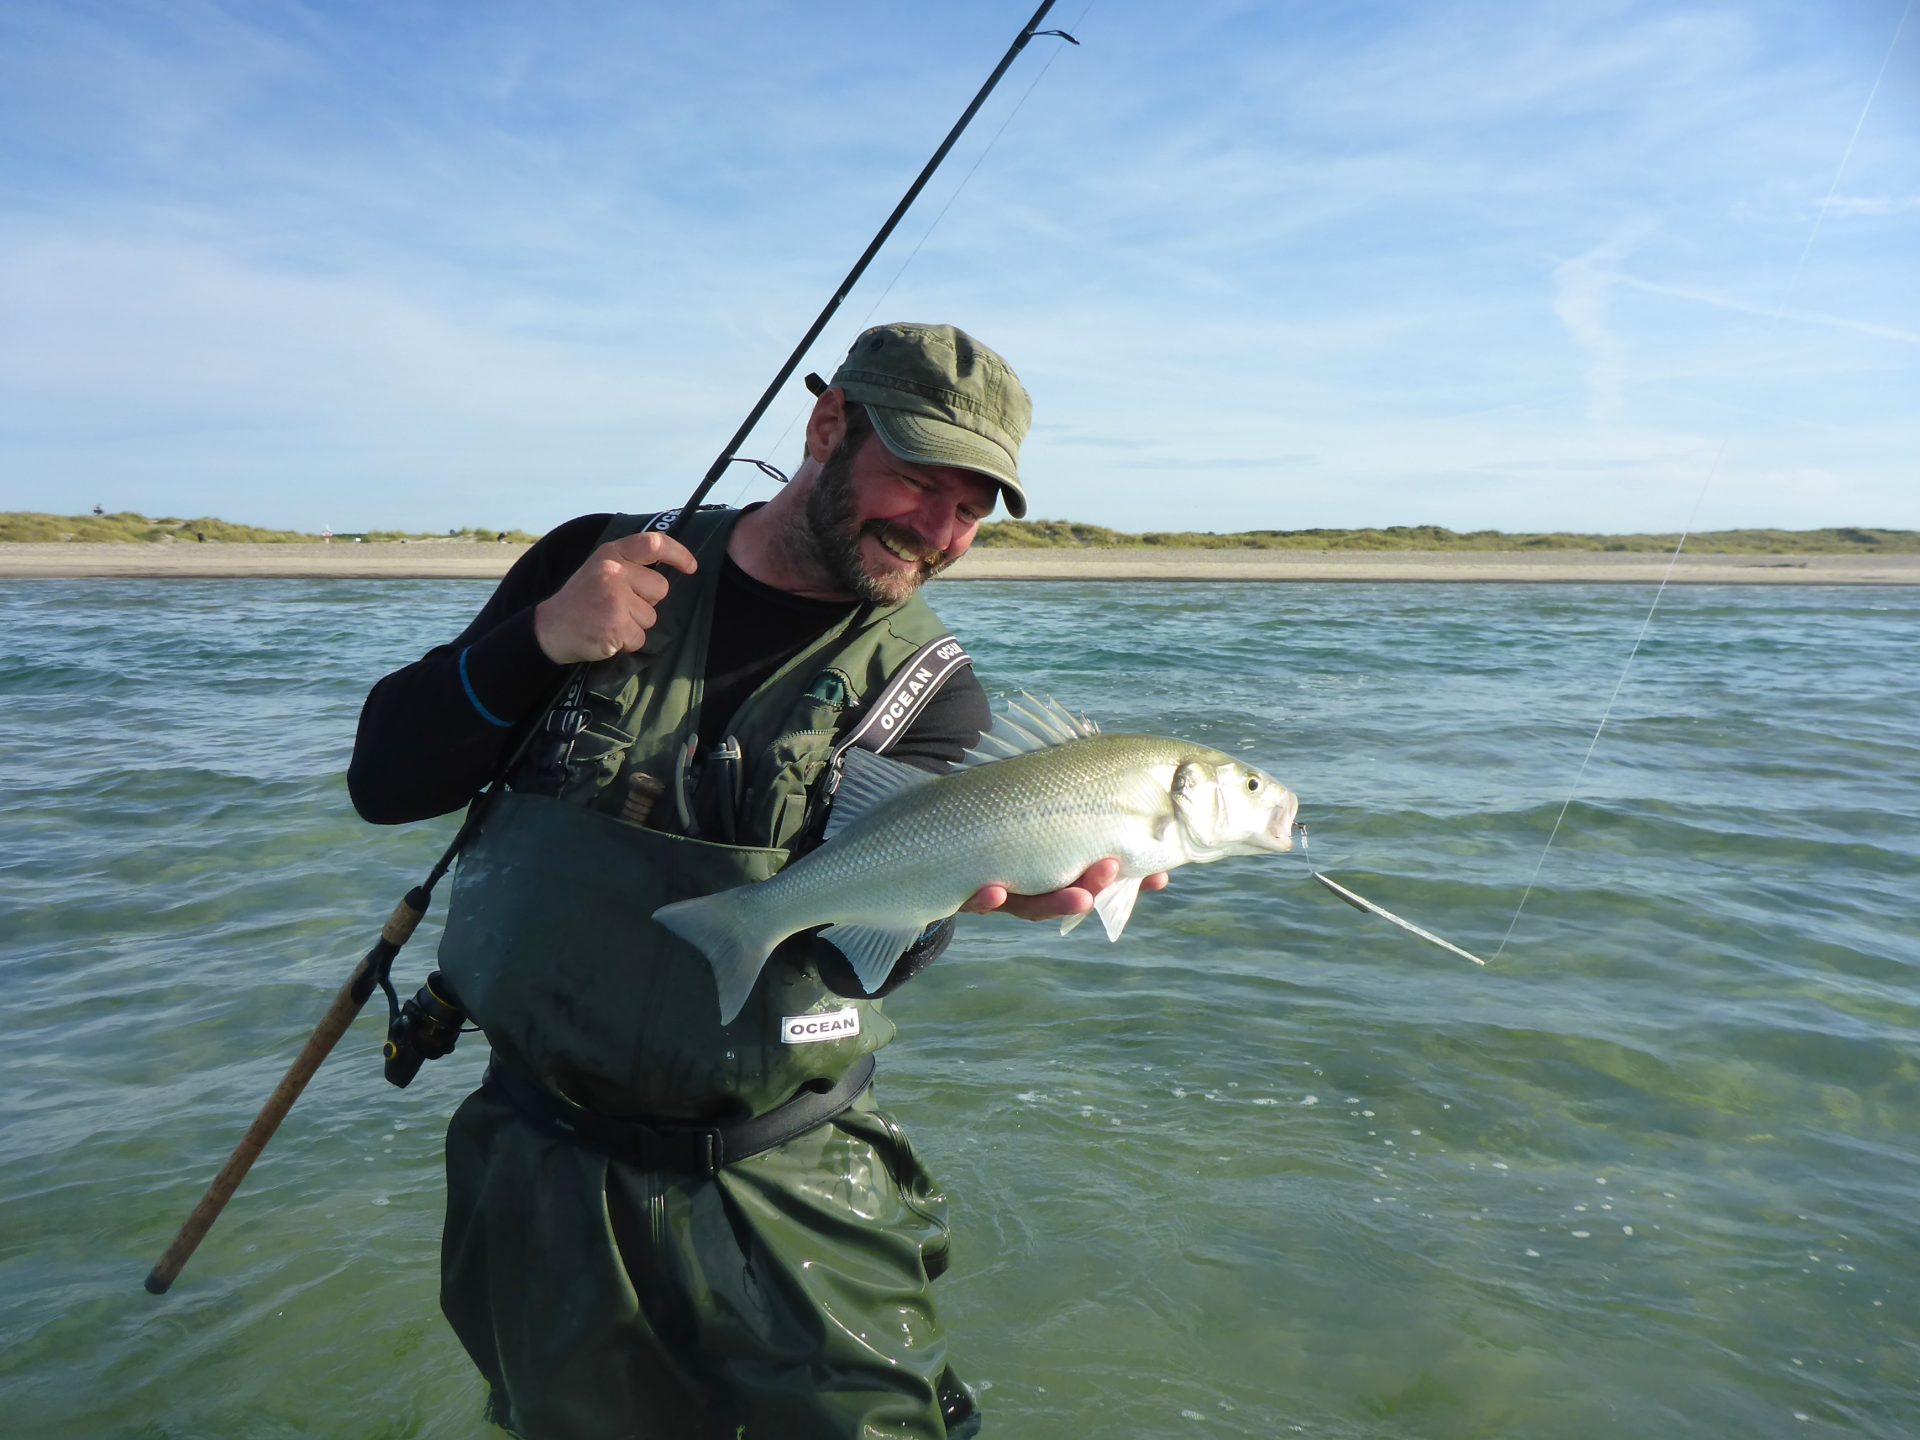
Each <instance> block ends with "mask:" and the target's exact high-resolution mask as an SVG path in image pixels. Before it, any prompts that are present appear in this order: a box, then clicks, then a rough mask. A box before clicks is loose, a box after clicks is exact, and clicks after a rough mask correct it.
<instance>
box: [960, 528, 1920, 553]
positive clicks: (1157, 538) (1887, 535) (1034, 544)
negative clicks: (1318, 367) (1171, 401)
mask: <svg viewBox="0 0 1920 1440" xmlns="http://www.w3.org/2000/svg"><path fill="white" fill-rule="evenodd" d="M1679 539H1680V537H1679V536H1678V535H1569V534H1562V533H1558V532H1555V533H1553V534H1547V535H1528V534H1508V533H1506V532H1505V531H1502V530H1469V531H1459V530H1448V529H1446V528H1445V527H1443V526H1440V525H1390V526H1386V527H1384V528H1381V529H1377V530H1376V529H1369V530H1243V531H1239V532H1237V533H1234V534H1225V535H1222V534H1216V533H1215V532H1213V531H1211V530H1197V531H1196V530H1178V531H1169V530H1149V531H1147V532H1146V533H1145V534H1142V535H1133V534H1129V533H1127V532H1126V531H1123V530H1109V529H1107V528H1106V527H1105V526H1101V525H1081V524H1077V523H1076V522H1074V521H1071V520H994V521H989V522H988V523H987V524H985V525H982V526H981V527H980V537H979V539H978V540H977V541H976V542H975V543H976V544H980V545H997V546H1002V547H1004V548H1007V549H1020V548H1026V549H1076V548H1078V549H1115V550H1138V549H1149V548H1157V549H1165V550H1426V551H1432V550H1474V551H1487V550H1611V551H1622V552H1646V553H1662V552H1666V551H1671V550H1672V549H1673V547H1674V546H1675V545H1676V544H1677V543H1678V542H1679ZM1917 551H1920V531H1914V530H1868V529H1859V528H1855V527H1843V528H1839V529H1830V530H1706V531H1701V532H1699V533H1697V534H1694V535H1689V536H1688V537H1687V553H1689V554H1693V555H1857V554H1861V553H1863V552H1867V553H1875V554H1896V553H1897V554H1912V553H1915V552H1917Z"/></svg>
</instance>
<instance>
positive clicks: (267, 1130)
mask: <svg viewBox="0 0 1920 1440" xmlns="http://www.w3.org/2000/svg"><path fill="white" fill-rule="evenodd" d="M1054 3H1055V0H1044V3H1043V4H1042V5H1041V6H1040V8H1039V9H1037V10H1035V11H1034V12H1033V16H1032V18H1030V19H1029V20H1028V21H1027V23H1026V24H1025V25H1023V26H1022V27H1021V28H1020V33H1019V34H1018V35H1016V36H1015V37H1014V41H1013V44H1012V45H1010V46H1008V47H1007V53H1006V54H1005V55H1003V56H1001V57H1000V63H999V64H998V65H996V66H994V68H993V73H992V74H991V75H989V76H988V77H987V80H986V83H985V84H984V85H982V86H981V87H980V89H979V92H978V93H977V94H975V95H974V97H973V100H972V103H970V104H969V105H968V106H967V108H966V110H965V111H964V112H963V113H962V114H961V116H960V118H959V120H957V121H956V122H954V126H953V128H952V129H951V130H949V131H948V132H947V137H946V139H944V140H942V141H941V142H940V147H939V148H938V149H937V150H935V151H934V152H933V155H932V157H931V158H930V159H929V160H928V161H927V163H926V164H925V165H924V166H923V167H921V170H920V173H919V174H918V175H917V176H916V177H915V178H914V181H913V184H911V185H910V186H908V187H907V192H906V194H904V195H903V196H901V197H900V203H899V204H897V205H895V206H894V207H893V213H892V214H890V215H889V216H887V218H886V222H885V223H884V224H882V225H881V227H880V229H879V230H878V231H877V232H876V233H875V234H874V237H873V239H872V240H871V241H869V242H868V244H867V248H866V249H865V250H864V251H862V252H861V254H860V258H859V259H858V260H856V261H855V262H854V265H853V268H852V269H851V270H849V271H848V272H847V276H846V278H845V279H844V280H842V281H841V282H840V284H839V287H838V288H837V289H836V290H835V291H834V292H833V296H832V298H830V299H829V300H828V301H827V303H826V306H825V307H824V308H823V309H822V310H821V311H820V314H819V315H818V316H817V317H815V319H814V322H813V324H812V325H810V326H808V327H807V332H806V334H805V335H804V336H802V337H801V339H800V343H799V344H798V345H796V346H794V348H793V353H792V354H791V355H789V356H788V357H787V359H786V362H785V363H784V364H782V365H781V367H780V370H779V372H778V373H777V374H776V375H775V376H774V377H773V380H772V383H770V384H769V385H768V386H767V388H766V390H765V392H764V393H763V394H762V395H761V396H760V399H759V400H758V402H756V403H755V405H754V406H753V408H752V409H751V410H750V411H749V412H748V413H747V418H746V419H745V420H743V421H742V422H741V424H740V428H739V429H738V430H736V431H735V432H734V434H733V438H732V439H731V440H729V441H728V442H727V444H726V447H725V448H724V449H722V450H721V452H720V454H719V456H718V458H716V459H715V460H714V462H713V464H712V466H711V467H710V468H709V469H708V470H707V473H706V475H705V476H704V477H703V478H702V479H701V481H700V483H699V484H698V485H697V486H695V487H694V491H693V493H692V494H691V495H690V496H688V497H687V501H686V503H685V504H684V505H682V506H681V507H680V511H679V513H678V515H676V516H675V517H674V519H673V521H672V523H671V524H670V525H669V527H668V528H667V531H666V534H667V536H668V538H669V539H674V540H677V539H679V538H680V536H681V534H682V533H683V532H684V531H685V529H686V527H687V526H688V525H689V524H690V523H692V520H693V516H694V514H695V512H696V511H698V509H699V508H700V502H701V501H702V500H704V499H705V498H706V497H707V493H708V492H709V491H710V490H712V489H713V487H714V485H715V484H717V483H718V482H719V479H720V477H721V476H722V475H724V474H725V473H726V470H727V467H728V466H729V465H731V464H733V463H734V460H735V458H736V456H737V455H738V452H739V450H740V447H741V446H742V445H743V444H745V443H746V439H747V435H748V434H749V433H750V432H751V431H752V429H753V427H754V426H755V425H757V424H759V423H760V417H761V416H762V415H764V414H765V413H766V411H767V407H768V406H770V405H771V404H772V403H773V401H774V397H775V396H776V395H777V394H778V393H779V392H780V390H781V388H782V387H783V386H785V385H786V383H787V382H788V381H789V380H790V379H792V378H793V372H794V371H795V370H797V369H798V368H799V366H800V361H801V360H802V359H803V358H804V357H805V355H806V353H807V351H808V349H810V348H811V347H812V345H813V343H814V341H816V340H817V339H819V338H820V332H821V331H823V330H825V329H826V327H827V323H828V322H829V321H830V320H832V319H833V316H834V313H835V312H836V311H837V310H839V308H840V306H841V303H842V302H843V301H844V300H845V299H846V298H847V295H848V293H849V292H850V291H851V290H852V289H853V287H854V286H855V285H856V284H858V283H859V280H860V277H861V276H862V275H864V274H865V273H866V270H867V266H868V265H869V264H871V263H872V261H873V257H874V256H875V255H877V254H879V252H880V248H881V246H883V245H885V244H886V242H887V238H888V237H889V236H890V235H892V234H893V232H894V228H895V227H896V226H898V225H899V223H900V221H901V219H902V218H903V217H904V216H905V215H906V213H907V211H908V209H910V208H911V207H912V205H913V202H914V200H915V199H917V198H918V197H919V194H920V192H921V191H922V190H923V189H925V188H926V184H927V182H928V181H929V180H930V179H932V178H933V172H934V171H936V170H938V169H939V168H940V162H941V161H943V160H945V159H946V158H947V152H948V151H950V150H952V149H953V147H954V144H955V142H957V141H958V140H959V139H960V136H961V134H962V133H963V132H964V131H965V130H966V128H967V126H968V124H969V123H971V122H972V120H973V117H974V116H975V115H976V114H977V113H978V112H979V110H980V107H981V106H982V105H984V104H985V103H986V100H987V97H988V96H989V95H991V94H992V93H993V91H994V87H995V86H997V85H998V84H999V83H1000V78H1001V76H1003V75H1005V74H1006V73H1007V71H1008V69H1010V68H1011V67H1012V65H1013V62H1014V61H1015V60H1016V59H1017V58H1019V55H1020V52H1021V51H1023V50H1025V49H1026V48H1027V42H1028V41H1030V40H1032V39H1034V38H1035V37H1036V36H1039V35H1052V36H1057V37H1059V38H1060V39H1062V40H1065V41H1067V42H1068V43H1069V44H1071V45H1078V44H1079V43H1080V42H1079V41H1078V40H1076V39H1074V38H1073V36H1071V35H1069V34H1067V32H1066V31H1064V30H1042V29H1040V28H1039V27H1040V22H1041V21H1042V20H1044V19H1046V16H1047V12H1048V11H1049V10H1051V9H1053V6H1054ZM586 671H587V666H586V665H584V664H582V665H576V666H574V667H573V668H572V669H571V670H570V671H569V672H568V674H567V677H566V679H565V680H564V681H563V682H562V683H561V685H560V687H559V689H558V690H557V691H556V692H555V694H554V696H553V698H552V699H551V700H549V701H548V702H547V704H546V705H544V706H542V707H541V709H540V710H539V711H536V712H535V715H536V717H537V716H539V715H544V714H545V713H546V712H547V711H549V710H551V709H553V707H554V706H555V705H556V704H560V703H562V702H563V701H564V700H565V699H566V697H567V696H568V695H569V693H570V692H574V691H576V690H577V689H578V688H579V687H581V686H582V685H583V684H584V680H585V675H586ZM541 732H542V726H541V725H540V723H539V721H538V719H537V718H536V719H535V721H534V722H533V723H531V724H529V725H528V726H527V727H526V732H525V733H524V734H523V735H522V736H521V737H520V740H519V743H518V744H516V745H515V746H514V748H513V750H512V751H511V752H510V753H509V754H508V756H507V758H506V761H505V762H504V763H503V764H502V765H501V766H500V769H499V770H498V771H497V772H496V773H495V775H494V778H493V780H492V782H491V783H490V784H489V785H488V786H487V788H486V789H484V790H482V791H481V792H480V793H479V794H478V795H476V796H475V797H474V801H473V803H472V805H470V806H469V807H468V810H467V816H466V819H465V820H464V821H463V822H462V823H461V826H460V829H459V830H458V831H457V832H456V833H455V835H454V837H453V841H452V843H451V844H449V845H448V846H447V848H446V851H445V852H444V853H443V854H442V855H441V856H440V859H439V860H438V861H436V862H435V864H434V867H433V869H432V870H431V871H430V872H429V873H428V875H427V878H426V879H425V880H423V881H422V882H421V883H420V884H418V885H416V886H414V887H413V889H411V890H409V891H408V892H407V893H406V896H405V897H404V898H403V899H402V900H401V901H400V903H399V904H398V905H396V906H395V907H394V909H393V913H392V914H391V915H389V916H388V917H387V921H386V923H385V924H384V925H382V926H381V927H380V936H379V938H378V939H377V940H375V941H374V943H373V945H372V946H371V947H370V948H369V949H368V951H367V953H366V954H365V955H363V956H361V957H360V963H359V964H358V965H356V966H355V967H354V969H353V973H352V974H350V975H349V976H348V977H347V981H346V983H345V984H344V985H342V986H341V987H340V991H339V993H338V994H336V995H335V996H334V998H333V1002H332V1003H331V1004H330V1005H329V1006H328V1007H327V1010H326V1013H325V1014H324V1015H322V1016H321V1018H320V1023H319V1024H318V1025H316V1026H315V1027H314V1030H313V1033H312V1034H311V1035H309V1036H308V1037H307V1041H306V1044H304V1045H303V1046H301V1048H300V1053H299V1054H298V1055H296V1056H295V1057H294V1060H293V1063H292V1064H291V1065H289V1066H288V1067H287V1072H286V1074H285V1075H284V1076H282V1077H281V1080H280V1083H279V1084H278V1085H276V1086H275V1087H274V1089H273V1093H272V1094H271V1095H269V1096H268V1097H267V1101H266V1103H265V1104H264V1105H262V1106H261V1107H260V1112H259V1114H257V1115H256V1116H254V1119H253V1123H252V1124H251V1125H249V1126H248V1127H247V1130H246V1133H245V1134H244V1135H242V1136H241V1138H240V1143H239V1144H238V1145H236V1146H235V1147H234V1149H233V1153H232V1154H231V1155H229V1156H228V1157H227V1162H226V1164H224V1165H222V1166H221V1167H220V1170H219V1173H218V1174H216V1175H215V1176H214V1177H213V1180H212V1182H211V1183H210V1184H209V1185H208V1186H207V1189H206V1193H205V1194H203V1195H202V1196H201V1197H200V1202H199V1204H197V1205H195V1206H194V1207H193V1211H192V1213H191V1214H189V1215H188V1216H187V1219H186V1223H185V1224H183V1225H182V1226H181V1227H180V1230H179V1233H178V1234H176V1235H175V1236H174V1238H173V1241H172V1243H171V1244H169V1245H168V1246H167V1248H166V1250H165V1252H164V1253H163V1254H162V1255H161V1257H160V1261H159V1263H158V1264H156V1265H155V1266H154V1267H153V1270H152V1272H151V1273H150V1274H148V1276H147V1280H146V1287H147V1289H148V1291H149V1292H151V1293H152V1294H155V1295H164V1294H166V1292H167V1291H168V1289H169V1288H171V1286H172V1285H173V1282H174V1280H175V1279H177V1278H178V1277H179V1274H180V1271H181V1269H182V1268H183V1267H184V1266H185V1265H186V1263H187V1261H188V1260H189V1259H191V1258H192V1256H193V1252H194V1251H195V1250H196V1249H198V1248H199V1245H200V1242H201V1241H202V1240H203V1239H205V1238H206V1234H207V1232H208V1231H209V1230H210V1229H212V1228H213V1223H214V1221H216V1220H218V1219H219V1218H220V1213H221V1211H223V1210H224V1209H226V1206H227V1202H228V1201H229V1200H231V1199H232V1198H233V1195H234V1192H235V1191H236V1190H238V1189H239V1188H240V1182H241V1181H242V1180H243V1179H245V1178H246V1174H247V1171H248V1170H250V1169H251V1168H252V1167H253V1162H254V1161H255V1160H257V1159H258V1158H259V1157H260V1152H261V1151H263V1150H264V1149H266V1147H267V1143H268V1142H269V1141H270V1140H272V1139H273V1136H274V1132H275V1131H276V1130H278V1129H279V1128H280V1122H281V1121H282V1120H284V1119H285V1118H286V1116H287V1112H288V1111H289V1110H291V1109H292V1108H293V1103H294V1101H296V1100H298V1099H299V1098H300V1093H301V1092H302V1091H303V1090H305V1089H306V1087H307V1083H308V1082H309V1081H310V1080H312V1079H313V1076H314V1073H315V1072H316V1071H317V1070H319V1068H320V1064H321V1062H322V1061H324V1060H325V1059H326V1058H327V1056H328V1054H329V1053H331V1052H332V1050H333V1047H334V1046H335V1045H336V1044H338V1043H339V1041H340V1038H341V1037H342V1036H343V1035H345V1034H346V1032H347V1027H348V1026H350V1025H351V1024H352V1023H353V1021H354V1018H355V1017H356V1016H357V1015H358V1014H359V1013H360V1011H361V1009H362V1008H363V1007H364V1006H365V1005H366V1003H367V1000H368V999H369V997H371V996H372V994H373V992H374V990H375V988H376V987H377V988H379V989H381V990H384V991H385V992H386V996H387V1003H388V1006H389V1009H390V1012H391V1016H392V1019H391V1023H390V1025H389V1030H388V1039H387V1042H386V1045H385V1047H384V1053H385V1058H386V1068H387V1078H388V1079H389V1080H391V1081H392V1082H393V1083H394V1084H396V1085H399V1086H402V1087H404V1086H406V1085H407V1084H408V1083H410V1082H411V1081H412V1079H413V1076H414V1074H415V1073H417V1072H418V1070H419V1068H420V1062H421V1061H422V1060H423V1059H431V1058H434V1057H435V1056H438V1055H444V1054H446V1053H447V1051H449V1050H451V1049H452V1048H453V1042H454V1040H455V1039H456V1038H457V1037H458V1035H459V1022H460V1016H459V1012H458V1011H457V1010H456V1009H454V1008H453V1007H452V1006H450V1005H448V1004H447V1002H446V1000H445V998H444V997H442V996H441V995H439V994H438V992H436V991H435V990H434V989H433V985H432V980H431V979H429V981H428V983H427V984H426V985H424V986H422V987H421V990H420V993H419V994H417V995H416V996H414V998H413V999H412V1000H410V1001H408V1002H407V1003H406V1004H405V1005H402V1004H400V1003H399V997H398V996H397V995H396V994H395V992H394V989H393V981H392V978H391V976H392V970H393V961H394V957H395V956H397V955H398V954H399V953H400V950H401V948H402V947H403V946H404V945H405V944H406V943H407V941H408V940H409V939H411V938H412V936H413V932H414V930H415V929H416V928H417V927H418V926H419V924H420V921H421V919H422V918H423V917H424V916H425V915H426V913H427V907H428V905H429V904H431V903H432V899H433V887H434V886H435V885H437V884H439V882H440V880H441V879H442V877H444V876H445V875H446V873H447V871H448V870H449V869H451V868H452V866H453V862H454V859H455V857H456V856H458V855H459V853H460V851H461V849H462V848H463V847H464V846H465V845H466V844H467V842H468V841H469V840H470V839H472V837H473V836H474V834H475V833H476V832H477V831H478V830H479V828H480V825H481V824H482V822H483V821H484V820H485V818H486V816H487V814H488V812H489V811H490V810H491V809H492V807H493V805H494V803H495V801H496V799H497V798H498V796H499V795H500V793H501V792H502V791H503V790H504V789H505V787H506V777H507V774H508V773H509V772H510V771H511V770H512V769H513V767H514V766H515V765H517V764H518V763H519V762H520V760H521V758H522V757H523V756H524V755H525V754H526V751H527V747H528V746H529V745H530V744H531V743H532V741H533V739H534V737H535V736H536V735H538V734H540V733H541Z"/></svg>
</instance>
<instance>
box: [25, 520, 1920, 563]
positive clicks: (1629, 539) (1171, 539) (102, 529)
mask: <svg viewBox="0 0 1920 1440" xmlns="http://www.w3.org/2000/svg"><path fill="white" fill-rule="evenodd" d="M501 533H502V532H500V531H498V530H494V529H491V528H489V527H487V526H484V525H473V526H468V527H466V528H464V529H459V530H448V531H446V532H445V533H444V534H421V533H419V532H417V531H405V530H368V531H365V532H362V533H357V534H356V533H354V532H351V531H349V532H345V533H341V534H336V535H335V536H334V537H333V538H334V540H335V541H336V542H340V541H345V542H347V543H351V542H353V541H354V540H365V541H368V542H369V543H374V542H380V541H385V542H388V543H392V542H397V541H403V540H404V541H412V542H414V543H417V544H430V543H432V542H434V541H442V542H444V541H449V540H453V541H469V542H480V543H486V542H491V541H493V540H494V539H496V538H497V537H498V536H499V535H500V534H501ZM505 534H506V538H507V539H508V540H509V541H511V542H512V543H514V544H517V545H524V544H528V543H530V542H531V541H533V540H536V539H538V538H539V537H538V536H537V535H530V534H528V533H527V532H526V531H524V530H508V531H506V532H505ZM320 538H321V537H320V536H318V535H310V534H305V533H302V532H300V531H297V530H264V529H261V528H260V527H259V526H256V525H236V524H233V523H232V522H231V521H227V520H215V519H211V518H203V519H199V520H178V519H173V518H171V517H167V518H162V519H158V520H149V519H148V518H147V517H146V516H144V515H135V514H132V513H130V512H125V511H123V512H120V513H117V514H113V515H41V514H35V513H32V512H28V511H6V512H0V544H5V543H8V542H15V543H23V542H24V543H39V544H49V543H59V542H61V541H74V542H81V543H94V544H98V543H102V542H106V543H113V542H126V543H149V544H151V543H155V542H160V543H175V542H180V541H185V542H186V543H187V544H193V543H195V542H196V541H200V542H204V543H207V544H217V543H222V542H224V543H228V544H234V543H244V544H250V545H262V544H265V545H290V544H292V545H311V544H317V543H319V541H320ZM1679 538H1680V537H1679V536H1678V535H1569V534H1562V533H1558V532H1556V533H1553V534H1548V535H1528V534H1508V533H1507V532H1505V531H1502V530H1467V531H1460V530H1448V529H1446V528H1444V527H1443V526H1439V525H1389V526H1386V527H1383V528H1381V529H1370V530H1243V531H1239V532H1237V533H1233V534H1224V535H1223V534H1216V533H1215V532H1213V531H1211V530H1149V531H1147V532H1146V533H1145V534H1141V535H1134V534H1129V533H1128V532H1126V531H1124V530H1109V529H1107V527H1106V526H1104V525H1082V524H1080V523H1078V522H1076V521H1072V520H994V521H990V522H989V523H987V524H985V525H982V526H981V527H980V538H979V540H978V542H977V543H978V544H981V545H991V546H999V547H1001V548H1003V549H1009V550H1012V549H1030V550H1031V549H1113V550H1140V549H1162V550H1427V551H1432V550H1478V551H1486V550H1612V551H1622V552H1633V553H1645V554H1662V553H1666V552H1668V551H1671V550H1672V549H1673V547H1674V545H1675V543H1676V542H1677V541H1678V540H1679ZM1916 552H1920V531H1915V530H1873V529H1860V528H1856V527H1841V528H1837V529H1830V530H1706V531H1701V532H1700V533H1699V534H1696V535H1689V536H1688V537H1687V553H1689V554H1693V555H1859V554H1914V553H1916Z"/></svg>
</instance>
